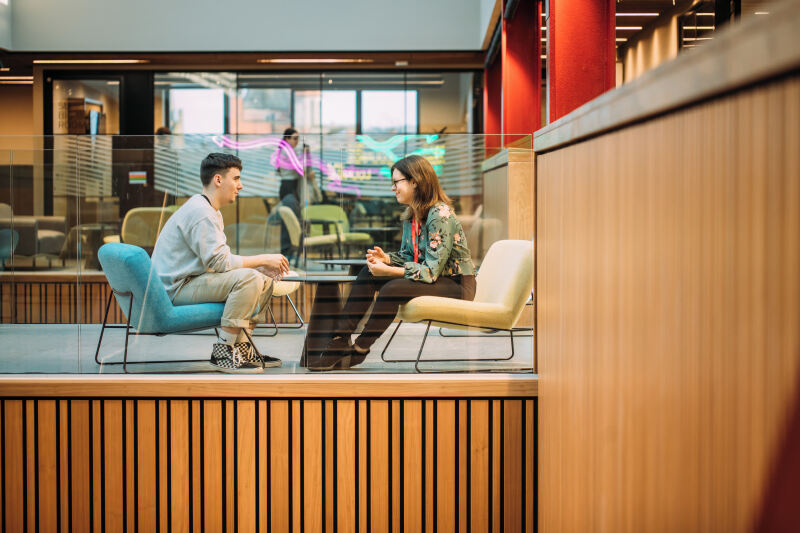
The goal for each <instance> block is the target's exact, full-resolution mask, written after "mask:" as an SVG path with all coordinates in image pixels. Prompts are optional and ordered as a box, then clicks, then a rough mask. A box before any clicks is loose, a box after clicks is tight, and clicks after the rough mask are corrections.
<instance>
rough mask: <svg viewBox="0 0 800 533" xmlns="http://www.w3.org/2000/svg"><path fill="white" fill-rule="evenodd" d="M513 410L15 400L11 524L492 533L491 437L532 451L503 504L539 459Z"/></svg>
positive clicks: (428, 402)
mask: <svg viewBox="0 0 800 533" xmlns="http://www.w3.org/2000/svg"><path fill="white" fill-rule="evenodd" d="M510 401H512V400H504V401H501V400H480V401H477V402H476V401H472V400H461V399H441V400H438V399H424V400H422V399H412V400H406V399H388V398H381V399H369V400H367V399H360V400H353V399H345V400H340V399H337V400H322V399H294V400H277V399H276V400H272V399H253V400H249V399H244V400H243V399H238V400H233V399H229V400H216V399H205V400H198V399H180V398H178V399H169V400H164V399H116V398H112V399H103V400H84V399H39V400H27V401H24V402H23V401H19V400H13V399H6V400H3V403H2V409H3V411H2V414H3V430H4V431H3V437H4V439H3V440H2V442H0V444H1V445H2V450H1V451H0V453H2V454H3V459H4V463H3V464H4V472H3V474H4V475H3V477H2V482H3V486H4V491H5V495H6V506H5V507H4V509H3V513H2V514H0V522H2V523H3V526H4V527H5V528H6V530H9V531H16V530H22V529H23V527H22V525H23V522H26V523H27V530H29V531H34V530H36V528H37V525H38V528H39V529H40V530H42V531H54V530H56V528H57V527H56V524H57V521H58V520H60V523H61V528H62V530H65V531H66V530H73V531H96V532H99V531H102V530H103V529H105V530H106V531H122V530H123V529H125V527H124V525H125V526H126V527H127V530H129V531H136V530H139V531H165V532H166V531H190V530H191V531H201V530H206V531H223V530H227V531H233V530H237V529H238V530H240V531H256V530H261V531H264V530H271V531H276V532H277V531H285V532H288V531H290V529H291V530H300V529H303V530H305V531H309V532H312V531H315V532H321V531H334V530H338V531H341V532H347V531H356V530H357V529H358V530H360V531H375V532H376V533H377V532H381V531H390V530H391V531H412V530H413V531H420V530H422V523H423V521H424V522H425V523H426V529H427V530H436V531H442V532H449V531H456V521H458V526H459V527H458V529H459V530H464V529H465V526H466V524H467V520H466V518H465V517H464V514H465V512H466V513H467V514H470V513H471V517H472V520H473V526H474V527H473V530H475V531H487V530H488V529H487V525H488V524H489V523H490V520H495V519H496V516H491V513H490V507H489V506H488V502H489V500H490V498H489V493H488V483H487V482H488V479H489V478H488V476H489V470H488V465H489V463H488V461H489V451H488V443H489V442H490V440H489V439H492V440H491V442H497V439H499V438H500V437H499V435H497V432H499V431H500V430H501V428H505V432H506V433H505V434H504V435H503V442H504V445H505V449H506V451H507V453H515V454H517V455H518V463H517V464H516V465H513V464H511V463H508V464H507V465H506V467H507V468H508V469H516V470H519V472H517V473H516V474H517V476H516V478H514V476H511V475H510V476H508V479H515V480H516V485H514V486H511V485H507V486H506V487H505V488H502V487H501V488H499V489H498V490H500V491H502V493H503V494H507V495H510V496H509V497H516V498H517V501H521V498H522V497H523V496H522V495H521V493H520V490H521V484H522V481H521V480H522V475H523V474H522V473H521V469H522V466H521V465H522V464H523V462H526V464H528V465H530V464H532V462H533V457H528V455H529V454H526V455H525V458H523V451H522V450H523V444H524V443H523V442H522V437H521V436H522V434H523V428H522V425H523V424H524V423H526V422H527V423H532V421H533V418H532V413H531V415H530V416H529V418H528V419H527V421H523V416H522V413H521V411H520V407H519V406H520V405H521V402H520V401H516V404H514V405H516V406H517V407H516V411H514V408H511V407H507V406H506V408H507V409H508V410H509V412H514V413H515V416H514V420H516V421H517V422H518V423H519V427H518V428H516V429H514V428H511V427H509V424H511V421H510V420H507V421H506V424H505V425H501V424H500V422H499V421H498V420H499V419H498V418H497V417H494V418H492V424H491V425H489V422H490V416H489V413H490V410H491V412H492V413H495V412H499V411H498V408H499V406H500V404H501V403H504V404H507V403H508V402H510ZM470 405H471V406H472V407H471V413H470V415H471V416H470V417H469V418H468V416H467V410H468V409H467V406H470ZM457 410H458V413H457V412H456V411H457ZM468 425H469V427H470V433H469V434H468V433H467V431H466V427H467V426H468ZM23 428H24V430H23ZM528 429H530V428H528ZM530 438H532V437H530ZM468 441H469V446H468ZM301 452H302V453H301ZM500 453H501V451H500V449H499V448H498V449H495V451H494V453H493V454H492V457H495V460H496V456H499V455H500ZM37 461H38V462H37ZM334 466H335V468H334ZM468 466H469V467H468ZM37 467H38V468H37ZM301 468H302V470H301ZM468 471H469V472H472V474H471V475H472V477H471V479H469V476H468V475H467V472H468ZM301 472H302V474H301ZM468 481H469V483H471V486H470V487H469V488H467V484H468ZM23 489H25V490H23ZM468 490H469V492H468ZM457 493H458V495H459V497H458V498H457V497H456V494H457ZM37 494H38V500H37V498H36V496H37ZM26 495H27V499H26V503H27V512H25V510H24V508H23V507H24V506H23V501H22V500H23V497H24V496H26ZM301 495H302V496H301ZM290 496H291V498H290ZM59 500H60V502H59ZM37 501H38V505H37ZM456 501H458V502H459V504H458V508H457V507H456ZM59 503H60V505H59ZM476 504H477V505H478V506H479V507H480V508H479V509H478V510H477V513H475V511H474V507H475V506H476ZM470 505H471V506H472V509H471V508H470ZM494 507H495V508H497V506H494ZM499 512H500V511H499V510H497V509H496V510H495V513H494V514H497V513H499ZM506 513H507V514H508V513H509V511H508V509H506ZM476 514H477V516H476ZM512 514H513V513H512ZM70 520H71V522H70ZM292 520H293V521H294V528H290V527H289V526H290V523H291V521H292ZM356 520H359V522H360V524H359V525H358V528H357V527H356V525H357V524H356ZM519 520H520V521H521V520H522V518H519ZM509 523H510V522H509ZM70 526H71V527H70ZM257 526H258V527H257Z"/></svg>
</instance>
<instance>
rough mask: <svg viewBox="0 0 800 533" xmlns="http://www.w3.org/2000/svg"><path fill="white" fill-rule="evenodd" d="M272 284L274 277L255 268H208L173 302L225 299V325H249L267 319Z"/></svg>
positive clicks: (192, 302)
mask: <svg viewBox="0 0 800 533" xmlns="http://www.w3.org/2000/svg"><path fill="white" fill-rule="evenodd" d="M272 288H273V283H272V278H270V277H268V276H265V275H264V274H262V273H261V272H258V271H256V270H253V269H252V268H237V269H235V270H229V271H227V272H222V273H219V272H207V273H205V274H200V275H199V276H196V277H194V278H190V279H189V280H188V281H187V282H186V283H184V284H183V285H182V286H181V288H180V289H179V290H178V293H177V294H176V295H175V298H173V299H172V302H173V303H174V304H175V305H186V304H196V303H206V302H225V310H224V311H223V313H222V321H221V325H222V326H223V327H226V328H249V327H250V323H251V322H256V323H259V322H266V321H267V307H268V306H269V300H270V298H271V297H272Z"/></svg>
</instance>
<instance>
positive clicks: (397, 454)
mask: <svg viewBox="0 0 800 533" xmlns="http://www.w3.org/2000/svg"><path fill="white" fill-rule="evenodd" d="M402 404H403V402H402V401H400V400H392V461H391V463H392V464H391V468H392V509H391V513H392V517H393V519H392V532H393V533H402V531H403V529H402V526H403V524H402V523H401V521H400V517H401V516H402V514H403V490H402V489H403V474H404V468H405V465H404V464H403V460H402V457H403V429H402V428H403V418H402V416H401V413H402Z"/></svg>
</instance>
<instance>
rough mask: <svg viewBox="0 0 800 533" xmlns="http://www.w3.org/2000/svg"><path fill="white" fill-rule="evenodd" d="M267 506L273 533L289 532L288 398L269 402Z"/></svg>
mask: <svg viewBox="0 0 800 533" xmlns="http://www.w3.org/2000/svg"><path fill="white" fill-rule="evenodd" d="M269 409H270V443H271V450H270V454H269V456H270V458H269V460H270V471H271V473H272V476H271V479H270V483H271V487H270V494H271V497H270V508H271V518H270V521H271V524H272V530H273V531H275V532H276V533H288V532H289V531H291V517H292V514H291V510H290V503H289V502H290V500H291V492H292V490H291V488H290V486H291V485H292V483H291V482H290V480H291V478H292V471H291V470H290V465H291V461H292V452H291V446H290V442H289V436H290V435H291V433H290V431H289V429H288V428H289V424H290V423H291V422H290V420H291V419H290V410H291V402H290V401H289V400H273V401H271V402H270V408H269Z"/></svg>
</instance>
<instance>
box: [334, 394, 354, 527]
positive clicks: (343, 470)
mask: <svg viewBox="0 0 800 533" xmlns="http://www.w3.org/2000/svg"><path fill="white" fill-rule="evenodd" d="M355 435H356V402H355V401H354V400H336V450H337V452H338V456H337V458H336V461H337V464H336V492H337V503H338V506H337V517H336V518H337V522H336V524H337V527H338V531H340V532H342V533H351V532H354V531H355V530H356V528H355V524H356V510H355V509H356V507H355V505H348V504H347V503H346V502H353V503H355V502H356V498H357V497H359V496H357V495H356V483H357V479H356V454H357V453H358V449H357V448H356V438H355Z"/></svg>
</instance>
